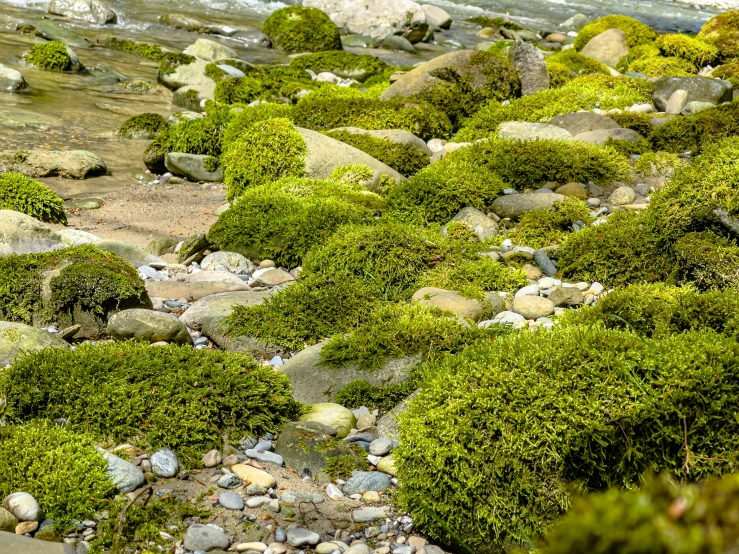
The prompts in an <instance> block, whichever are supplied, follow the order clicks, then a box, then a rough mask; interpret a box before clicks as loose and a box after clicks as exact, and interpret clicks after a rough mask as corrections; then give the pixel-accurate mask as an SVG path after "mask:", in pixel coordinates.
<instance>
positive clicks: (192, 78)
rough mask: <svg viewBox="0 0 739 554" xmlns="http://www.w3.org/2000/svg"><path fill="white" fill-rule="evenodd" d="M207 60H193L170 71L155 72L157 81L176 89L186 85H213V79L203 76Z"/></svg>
mask: <svg viewBox="0 0 739 554" xmlns="http://www.w3.org/2000/svg"><path fill="white" fill-rule="evenodd" d="M207 65H208V62H206V61H203V60H195V61H194V62H192V63H189V64H184V65H180V66H177V67H176V68H175V70H174V71H173V72H172V73H162V72H161V71H160V72H159V73H158V74H157V81H158V82H159V83H160V84H162V85H164V86H165V87H167V88H168V89H170V90H177V89H180V88H182V87H186V86H197V85H209V86H215V81H213V79H211V78H210V77H206V76H205V68H206V66H207Z"/></svg>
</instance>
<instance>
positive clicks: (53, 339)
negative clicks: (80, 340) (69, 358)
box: [0, 321, 69, 367]
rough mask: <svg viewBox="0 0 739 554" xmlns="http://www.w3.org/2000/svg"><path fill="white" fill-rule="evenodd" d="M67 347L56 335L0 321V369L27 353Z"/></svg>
mask: <svg viewBox="0 0 739 554" xmlns="http://www.w3.org/2000/svg"><path fill="white" fill-rule="evenodd" d="M68 346H69V345H68V344H67V342H66V341H65V340H63V339H62V338H61V337H59V336H58V335H54V334H52V333H49V332H48V331H44V330H43V329H36V328H35V327H30V326H28V325H24V324H22V323H12V322H10V321H0V367H3V366H6V365H8V364H11V363H13V361H14V360H15V359H16V358H17V357H20V356H22V355H24V354H26V353H28V352H35V351H37V350H43V349H44V348H50V347H57V348H66V347H68Z"/></svg>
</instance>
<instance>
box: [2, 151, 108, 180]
mask: <svg viewBox="0 0 739 554" xmlns="http://www.w3.org/2000/svg"><path fill="white" fill-rule="evenodd" d="M0 162H3V163H7V165H6V169H7V170H9V171H17V172H18V173H23V174H24V175H26V176H27V177H34V178H38V177H64V178H65V179H85V178H86V177H93V176H95V175H104V174H106V173H107V172H108V168H107V166H106V165H105V162H104V161H103V159H102V158H101V157H100V156H98V155H97V154H94V153H92V152H88V151H86V150H62V151H57V150H23V151H22V152H15V153H13V152H0Z"/></svg>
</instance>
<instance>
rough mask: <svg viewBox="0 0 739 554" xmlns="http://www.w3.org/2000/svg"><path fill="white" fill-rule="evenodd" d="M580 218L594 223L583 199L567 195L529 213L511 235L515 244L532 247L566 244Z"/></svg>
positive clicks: (585, 221)
mask: <svg viewBox="0 0 739 554" xmlns="http://www.w3.org/2000/svg"><path fill="white" fill-rule="evenodd" d="M576 221H579V222H583V223H586V224H588V223H591V222H592V217H590V210H589V208H588V206H587V205H586V204H585V203H584V202H582V201H581V200H578V199H575V198H565V199H564V200H563V201H562V202H557V203H556V204H554V206H552V207H551V208H550V209H539V210H531V211H529V212H526V213H525V214H523V215H522V216H521V218H520V219H519V221H518V224H517V225H516V227H515V228H514V229H512V230H511V231H510V232H509V233H508V235H507V236H508V238H510V239H511V240H512V241H513V242H514V243H515V244H519V245H523V246H528V247H531V248H543V247H545V246H550V245H552V244H562V243H563V242H564V241H565V240H566V239H567V237H568V235H569V234H570V233H571V232H572V229H573V224H574V223H575V222H576Z"/></svg>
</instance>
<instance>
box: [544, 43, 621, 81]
mask: <svg viewBox="0 0 739 554" xmlns="http://www.w3.org/2000/svg"><path fill="white" fill-rule="evenodd" d="M546 60H547V66H549V64H550V63H559V64H562V65H564V66H565V67H566V68H567V69H569V70H570V71H574V72H575V74H576V75H610V73H609V71H608V68H607V67H606V66H605V64H603V63H601V62H599V61H598V60H594V59H593V58H588V57H587V56H583V55H582V54H580V52H578V51H577V50H574V49H572V48H571V49H569V50H561V51H559V52H557V53H556V54H552V55H551V56H549V57H548V58H547V59H546Z"/></svg>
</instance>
